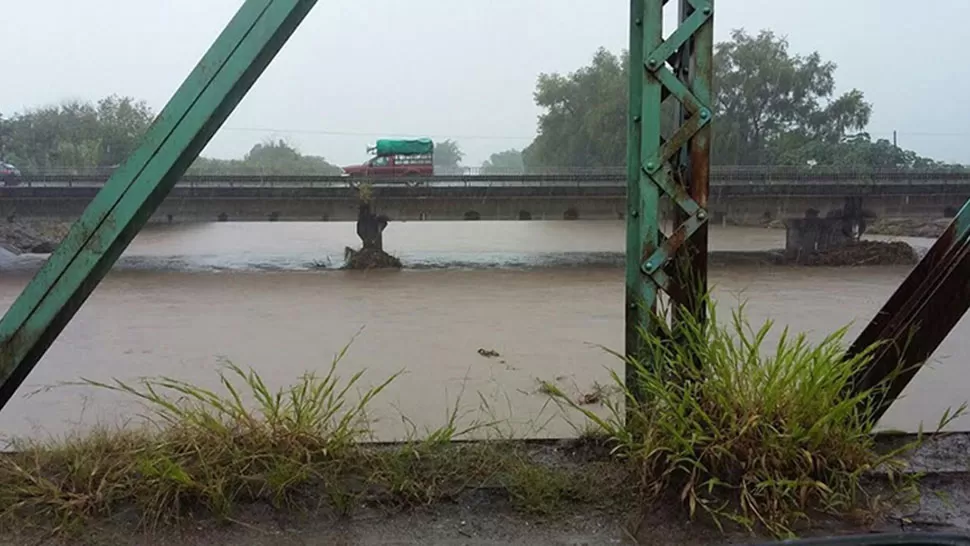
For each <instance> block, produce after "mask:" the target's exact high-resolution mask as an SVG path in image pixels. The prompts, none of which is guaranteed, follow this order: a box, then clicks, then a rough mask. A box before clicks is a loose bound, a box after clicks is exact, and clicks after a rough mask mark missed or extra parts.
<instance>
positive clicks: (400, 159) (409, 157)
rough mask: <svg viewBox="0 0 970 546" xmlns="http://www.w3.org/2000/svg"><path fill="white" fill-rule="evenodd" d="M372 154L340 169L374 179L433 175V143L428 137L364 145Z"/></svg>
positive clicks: (348, 173) (386, 140) (384, 140)
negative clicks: (360, 162)
mask: <svg viewBox="0 0 970 546" xmlns="http://www.w3.org/2000/svg"><path fill="white" fill-rule="evenodd" d="M367 152H368V153H371V154H373V155H374V157H372V158H371V159H369V160H368V161H366V162H364V163H363V164H361V165H350V166H347V167H344V168H343V171H344V173H345V174H346V175H348V176H359V177H375V178H416V177H427V176H432V175H434V142H432V141H431V139H430V138H419V139H413V140H397V139H381V140H378V141H377V143H376V144H375V145H374V146H372V147H368V148H367Z"/></svg>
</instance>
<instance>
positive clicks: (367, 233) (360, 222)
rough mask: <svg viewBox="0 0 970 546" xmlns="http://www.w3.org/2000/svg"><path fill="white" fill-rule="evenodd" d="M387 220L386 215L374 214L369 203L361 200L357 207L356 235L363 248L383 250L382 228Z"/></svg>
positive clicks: (385, 225)
mask: <svg viewBox="0 0 970 546" xmlns="http://www.w3.org/2000/svg"><path fill="white" fill-rule="evenodd" d="M387 222H388V218H387V216H384V215H377V214H374V212H373V211H372V210H371V205H370V203H367V202H361V204H360V207H359V208H358V209H357V236H358V237H360V241H361V246H362V248H363V250H379V251H381V252H383V251H384V229H385V228H386V227H387Z"/></svg>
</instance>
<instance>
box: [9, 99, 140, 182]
mask: <svg viewBox="0 0 970 546" xmlns="http://www.w3.org/2000/svg"><path fill="white" fill-rule="evenodd" d="M154 117H155V116H154V113H153V112H152V111H151V109H150V108H149V107H148V105H147V104H146V103H144V102H141V101H137V100H135V99H133V98H130V97H117V96H110V97H107V98H104V99H102V100H100V101H99V102H98V103H97V104H93V103H90V102H83V101H69V102H65V103H62V104H60V105H58V106H47V107H43V108H37V109H33V110H28V111H26V112H22V113H18V114H15V115H13V116H12V117H11V118H10V119H9V120H6V121H5V122H4V123H3V133H4V134H3V138H4V139H5V141H4V144H3V148H4V155H5V156H6V157H7V158H8V160H9V161H10V162H12V163H15V164H16V165H18V166H19V167H21V168H22V169H24V170H27V171H49V170H73V171H80V170H85V169H91V168H95V167H111V166H114V165H117V164H119V163H121V162H122V161H123V160H124V159H125V158H126V157H128V156H129V155H130V154H131V152H133V151H134V150H135V148H136V147H137V146H138V143H139V141H140V139H141V137H142V135H144V133H145V131H146V130H147V129H148V127H149V126H150V125H151V123H152V120H153V119H154Z"/></svg>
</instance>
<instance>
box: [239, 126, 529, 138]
mask: <svg viewBox="0 0 970 546" xmlns="http://www.w3.org/2000/svg"><path fill="white" fill-rule="evenodd" d="M222 130H223V131H235V132H247V133H291V134H306V135H324V136H362V137H383V136H388V135H393V136H398V137H404V138H422V137H429V138H446V139H447V138H454V139H463V140H529V141H531V140H533V139H535V135H533V136H498V135H442V134H415V133H395V132H383V133H368V132H359V131H324V130H316V129H279V128H276V129H274V128H270V127H224V128H223V129H222Z"/></svg>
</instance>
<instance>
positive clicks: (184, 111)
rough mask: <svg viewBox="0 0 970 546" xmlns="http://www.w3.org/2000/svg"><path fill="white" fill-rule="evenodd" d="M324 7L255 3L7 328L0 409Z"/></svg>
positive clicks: (0, 346)
mask: <svg viewBox="0 0 970 546" xmlns="http://www.w3.org/2000/svg"><path fill="white" fill-rule="evenodd" d="M315 4H316V0H246V3H245V4H243V6H242V7H241V8H240V9H239V11H238V12H237V13H236V15H235V16H234V17H233V19H232V21H230V23H229V25H228V26H227V27H226V29H225V30H224V31H223V32H222V34H220V35H219V37H218V38H217V39H216V41H215V43H214V44H213V45H212V47H211V48H210V49H209V51H208V52H207V53H206V54H205V56H204V57H203V58H202V60H201V61H200V62H199V64H198V65H197V66H196V67H195V69H194V70H193V71H192V72H191V74H190V75H189V77H188V78H187V79H186V81H185V82H184V83H183V84H182V86H181V87H180V88H179V89H178V91H176V93H175V95H174V96H173V97H172V99H171V100H170V101H169V103H168V104H167V105H166V106H165V108H164V109H163V110H162V112H161V113H160V114H159V116H158V118H157V119H156V120H155V122H154V123H153V124H152V126H151V128H150V129H149V130H148V132H147V134H146V136H145V138H144V140H143V142H142V144H141V146H140V147H139V148H138V149H137V150H136V151H135V152H134V153H133V154H132V155H131V157H129V158H128V160H127V161H126V162H125V163H124V164H123V165H122V166H121V167H120V168H119V169H118V170H117V171H116V172H115V174H114V175H112V176H111V178H110V179H109V180H108V182H107V183H106V184H105V186H104V188H103V189H102V190H101V191H100V192H98V195H97V196H96V197H95V198H94V200H93V201H92V202H91V204H90V205H89V206H88V208H87V209H86V210H85V211H84V214H83V215H82V216H81V218H80V219H79V220H78V221H77V222H76V223H75V224H74V226H73V227H72V228H71V230H70V232H69V233H68V235H67V237H66V238H65V239H64V241H63V242H62V243H61V245H60V246H59V247H58V248H57V250H56V251H55V252H54V253H53V254H52V255H51V257H50V259H48V261H47V263H45V264H44V266H43V267H42V268H41V270H40V271H39V272H38V273H37V274H36V275H35V276H34V278H33V279H32V280H31V281H30V284H28V285H27V287H26V288H25V289H24V291H23V293H21V294H20V296H19V297H18V298H17V300H16V301H15V302H14V304H13V306H11V308H10V309H9V310H8V311H7V313H6V315H4V317H3V319H2V320H0V408H2V407H3V406H5V405H6V403H7V402H8V401H9V400H10V398H11V397H12V396H13V394H14V393H15V392H16V390H17V388H18V387H19V386H20V385H21V384H22V383H23V381H24V379H25V378H26V377H27V375H28V374H29V373H30V371H31V370H32V369H33V368H34V366H35V365H36V364H37V362H38V361H39V360H40V358H41V357H42V356H43V355H44V353H45V352H46V351H47V349H48V348H49V347H50V346H51V344H52V343H53V342H54V340H55V339H56V338H57V336H58V334H60V332H61V331H62V330H63V329H64V327H65V326H66V325H67V323H68V322H69V321H70V320H71V318H72V317H73V316H74V314H75V313H76V312H77V310H78V309H79V308H80V307H81V305H82V304H83V303H84V301H85V300H86V299H87V298H88V296H89V295H90V294H91V292H92V291H93V290H94V288H95V287H96V286H97V285H98V283H99V282H100V281H101V279H102V278H104V275H105V274H106V273H107V272H108V270H109V269H111V266H112V265H113V264H114V263H115V261H116V260H117V259H118V257H119V256H121V253H122V252H123V251H124V249H125V248H126V247H127V246H128V244H129V243H130V242H131V240H132V239H134V237H135V235H136V234H137V233H138V232H139V230H141V228H142V227H143V226H144V225H145V223H146V222H147V221H148V219H149V218H150V217H151V215H152V213H153V212H154V211H155V209H156V208H157V207H158V205H159V204H160V203H161V202H162V200H163V199H164V198H165V196H166V195H168V193H169V192H170V191H171V189H172V187H173V186H174V185H175V183H176V181H177V180H178V179H179V178H180V177H181V176H182V174H184V172H185V170H186V169H187V168H188V167H189V165H191V164H192V162H193V161H194V160H195V159H196V157H198V155H199V153H200V152H201V151H202V149H203V148H204V147H205V145H206V144H207V143H208V142H209V140H210V139H211V138H212V136H213V135H214V134H215V133H216V131H217V130H218V129H219V127H220V126H222V124H223V122H225V120H226V118H227V117H228V116H229V114H230V113H232V111H233V109H235V107H236V105H237V104H239V101H240V100H242V98H243V97H244V96H245V95H246V93H247V92H248V91H249V89H250V88H251V87H252V85H253V83H255V82H256V80H257V79H258V78H259V76H260V75H261V74H262V73H263V70H264V69H265V68H266V66H268V65H269V63H270V62H271V61H272V60H273V58H274V57H275V56H276V54H277V53H278V52H279V50H280V48H282V47H283V44H285V43H286V41H287V40H288V39H289V38H290V36H291V35H292V34H293V32H294V31H295V30H296V28H297V27H298V26H299V24H300V23H301V22H302V21H303V19H304V17H306V15H307V13H308V12H309V11H310V10H311V9H312V8H313V6H314V5H315Z"/></svg>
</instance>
